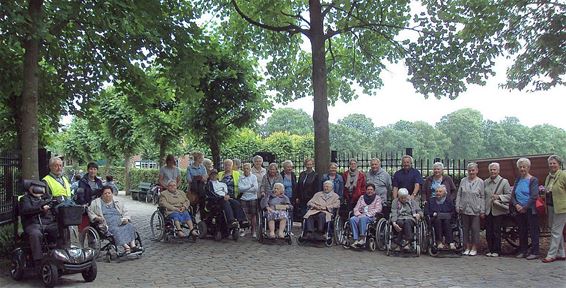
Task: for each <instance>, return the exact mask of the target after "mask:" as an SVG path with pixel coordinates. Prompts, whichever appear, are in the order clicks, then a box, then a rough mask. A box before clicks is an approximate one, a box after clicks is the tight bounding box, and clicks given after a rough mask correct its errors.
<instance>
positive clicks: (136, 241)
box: [135, 231, 143, 249]
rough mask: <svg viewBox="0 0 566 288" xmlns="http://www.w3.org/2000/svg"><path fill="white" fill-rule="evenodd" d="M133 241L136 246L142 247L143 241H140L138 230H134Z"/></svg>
mask: <svg viewBox="0 0 566 288" xmlns="http://www.w3.org/2000/svg"><path fill="white" fill-rule="evenodd" d="M135 243H136V247H138V248H141V249H143V243H142V240H141V236H140V233H138V231H136V239H135Z"/></svg>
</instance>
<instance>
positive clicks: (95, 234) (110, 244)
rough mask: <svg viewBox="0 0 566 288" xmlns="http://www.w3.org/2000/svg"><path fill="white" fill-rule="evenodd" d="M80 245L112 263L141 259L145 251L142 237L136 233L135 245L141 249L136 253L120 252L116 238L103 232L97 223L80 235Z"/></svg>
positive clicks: (91, 224)
mask: <svg viewBox="0 0 566 288" xmlns="http://www.w3.org/2000/svg"><path fill="white" fill-rule="evenodd" d="M79 241H80V245H81V246H82V247H85V248H91V249H93V250H94V251H95V255H96V256H97V257H100V256H103V257H104V261H105V262H107V263H110V262H111V261H112V260H118V261H120V260H122V259H124V257H125V258H127V259H137V258H140V257H141V256H142V254H143V252H144V251H145V249H144V248H143V245H142V240H141V236H140V234H139V233H138V231H136V237H135V240H134V241H135V243H136V247H141V248H139V249H138V250H136V251H132V252H131V253H128V254H126V253H125V252H124V251H119V250H118V246H117V245H116V241H115V240H114V236H113V235H112V234H110V233H108V232H104V231H101V230H100V228H99V226H98V224H97V223H92V222H91V223H90V225H89V226H87V227H86V228H84V229H83V230H82V231H81V233H80V235H79Z"/></svg>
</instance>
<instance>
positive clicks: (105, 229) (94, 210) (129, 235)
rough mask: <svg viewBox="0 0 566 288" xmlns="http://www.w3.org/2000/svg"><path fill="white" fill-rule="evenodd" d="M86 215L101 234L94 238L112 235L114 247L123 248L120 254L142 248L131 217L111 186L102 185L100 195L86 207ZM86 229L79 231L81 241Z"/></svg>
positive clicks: (137, 250)
mask: <svg viewBox="0 0 566 288" xmlns="http://www.w3.org/2000/svg"><path fill="white" fill-rule="evenodd" d="M88 217H89V218H90V221H91V222H92V223H93V225H91V226H96V228H95V230H97V231H96V232H97V233H98V232H99V233H101V234H102V235H100V236H95V237H94V238H97V237H103V238H106V237H112V238H113V240H114V242H115V243H114V245H116V248H117V247H122V248H123V253H122V254H129V253H131V252H139V251H142V250H143V248H142V247H141V241H139V237H137V233H136V229H135V228H134V225H133V224H132V223H131V222H130V220H131V218H130V215H129V214H128V210H127V209H126V208H125V207H124V204H123V203H122V202H120V201H119V200H118V199H116V198H114V196H113V193H112V187H110V186H104V187H102V196H101V197H100V198H96V199H94V200H93V201H92V202H91V204H90V206H89V207H88ZM91 229H92V228H91ZM88 231H90V230H89V229H86V230H84V232H83V233H81V234H82V235H81V238H82V239H83V240H82V241H81V242H83V241H84V239H85V236H84V235H85V233H86V232H88ZM86 234H88V233H86ZM91 236H92V235H89V237H91ZM136 240H138V241H136ZM136 242H138V243H136ZM138 244H139V245H138Z"/></svg>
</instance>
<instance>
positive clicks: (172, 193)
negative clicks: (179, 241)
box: [159, 180, 198, 238]
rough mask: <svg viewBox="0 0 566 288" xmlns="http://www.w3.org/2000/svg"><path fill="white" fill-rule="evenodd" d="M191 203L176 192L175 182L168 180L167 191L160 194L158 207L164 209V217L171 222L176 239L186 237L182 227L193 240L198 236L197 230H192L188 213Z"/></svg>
mask: <svg viewBox="0 0 566 288" xmlns="http://www.w3.org/2000/svg"><path fill="white" fill-rule="evenodd" d="M190 205H191V203H190V202H189V199H188V198H187V196H186V194H185V193H184V192H182V191H180V190H177V182H176V181H174V180H170V181H168V183H167V190H165V191H163V192H161V196H160V198H159V206H160V207H162V208H163V209H164V213H165V217H167V218H169V219H171V220H172V221H173V225H175V232H176V235H177V237H179V238H184V237H186V236H187V235H185V233H184V232H183V226H185V225H186V228H188V229H189V231H190V232H189V233H190V234H191V236H192V237H193V238H195V237H197V236H198V231H197V229H195V228H194V225H193V221H192V216H191V214H190V213H189V207H190Z"/></svg>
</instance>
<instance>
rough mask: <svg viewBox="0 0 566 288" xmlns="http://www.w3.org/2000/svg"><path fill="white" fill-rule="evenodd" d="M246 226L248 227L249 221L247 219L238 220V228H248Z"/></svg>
mask: <svg viewBox="0 0 566 288" xmlns="http://www.w3.org/2000/svg"><path fill="white" fill-rule="evenodd" d="M248 227H250V222H248V220H244V221H242V222H240V228H248Z"/></svg>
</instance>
